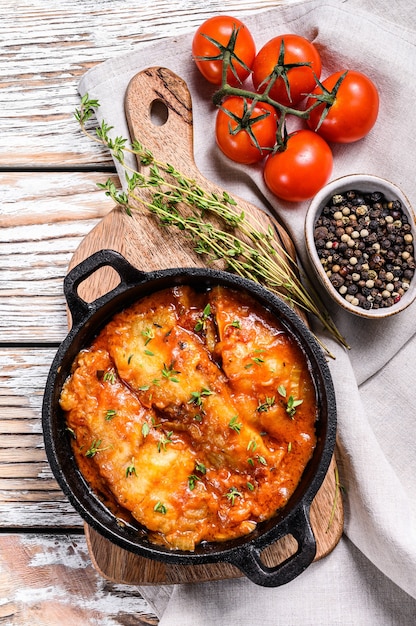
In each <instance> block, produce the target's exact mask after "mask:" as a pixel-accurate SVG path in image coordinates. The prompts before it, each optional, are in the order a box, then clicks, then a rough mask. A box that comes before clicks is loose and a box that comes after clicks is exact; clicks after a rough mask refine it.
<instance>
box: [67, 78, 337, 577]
mask: <svg viewBox="0 0 416 626" xmlns="http://www.w3.org/2000/svg"><path fill="white" fill-rule="evenodd" d="M154 100H157V101H158V102H162V103H163V104H164V105H165V106H166V109H167V111H168V115H167V120H166V122H165V124H163V125H162V126H160V125H158V124H155V123H153V122H152V117H151V109H152V106H151V105H152V103H153V101H154ZM125 107H126V115H127V120H128V123H129V128H130V133H131V138H132V139H139V140H140V141H141V142H142V143H143V145H144V146H145V147H146V148H147V149H148V150H150V151H151V152H152V154H153V156H154V158H155V159H156V160H158V161H160V162H162V163H163V162H167V163H172V164H173V165H175V163H180V164H181V165H180V171H181V173H182V174H183V175H186V176H188V177H189V178H190V179H191V180H193V181H196V183H197V184H200V185H201V187H202V188H203V189H204V190H206V191H209V192H212V193H214V194H215V195H217V196H219V197H221V196H222V192H223V190H222V189H220V188H219V187H218V186H217V185H215V184H213V183H212V182H210V181H209V180H207V179H206V178H204V177H203V176H202V174H201V173H200V172H199V171H198V169H197V167H196V164H195V161H194V157H193V150H192V146H193V121H192V104H191V97H190V94H189V91H188V89H187V86H186V84H185V82H184V81H183V80H182V79H181V78H179V77H178V76H176V75H175V74H174V73H173V72H171V71H169V70H168V69H166V68H160V67H157V68H148V69H147V70H145V71H143V72H140V73H138V74H137V75H136V76H135V77H134V78H133V79H132V81H131V82H130V85H129V88H128V90H127V93H126V100H125ZM135 193H136V195H137V196H141V197H142V198H143V199H145V200H149V192H148V191H147V190H146V189H137V190H136V192H135ZM234 197H235V196H234ZM235 199H236V201H237V202H238V211H240V210H244V212H245V213H246V215H247V217H253V218H255V219H256V220H259V221H260V222H262V223H264V224H265V225H268V224H269V225H271V226H274V225H275V223H274V222H273V221H272V219H271V218H270V217H269V216H267V215H266V214H264V213H263V212H262V211H261V210H260V209H258V208H257V207H255V206H254V205H251V204H250V203H248V202H246V201H245V200H243V199H242V198H237V197H235ZM278 232H279V234H280V237H281V240H282V245H283V247H284V248H285V249H286V250H287V251H288V252H289V254H290V253H292V254H293V246H292V243H291V240H290V238H289V236H288V234H287V233H286V232H285V231H284V229H283V228H281V227H279V228H278ZM115 233H117V237H115ZM192 245H193V244H192V243H189V242H187V241H186V240H185V239H184V237H183V236H181V235H180V234H178V235H176V236H175V231H173V232H172V231H171V230H169V229H168V228H166V227H161V226H159V225H158V223H157V222H156V221H155V220H154V219H153V218H152V217H151V216H150V217H149V216H148V215H147V214H146V213H143V212H142V211H140V210H139V211H134V212H133V215H132V216H129V215H127V214H126V212H125V211H124V210H121V209H114V210H113V211H112V212H111V213H109V214H108V215H107V216H106V217H105V218H104V219H103V220H102V221H101V222H100V223H99V224H98V225H97V226H96V227H95V228H94V230H93V231H91V233H89V235H87V236H86V237H85V238H84V239H83V241H82V242H81V244H80V246H79V247H78V248H77V250H76V251H75V253H74V256H73V258H72V259H71V263H70V267H73V266H75V265H77V264H78V263H80V262H82V261H83V260H84V259H85V258H87V257H88V256H89V255H91V254H92V253H94V252H96V251H97V250H100V249H104V248H112V249H116V250H117V251H118V252H120V253H121V254H123V255H124V256H125V257H126V258H127V260H128V261H130V263H132V265H134V266H135V267H137V268H139V269H142V270H145V271H147V270H157V269H164V268H166V267H184V266H185V267H186V266H195V265H203V264H204V260H203V259H201V257H200V256H198V255H195V254H194V253H193V247H192ZM103 270H105V268H100V270H98V271H96V272H95V273H94V274H92V275H91V276H90V277H88V279H87V280H85V281H84V282H83V283H81V285H80V286H79V287H78V294H79V295H80V296H81V297H82V298H83V299H84V300H86V301H91V300H94V299H95V298H97V297H99V296H101V295H103V294H105V293H107V292H108V291H110V289H111V288H113V287H114V286H115V284H116V282H117V279H116V278H114V277H113V276H111V275H108V274H106V273H104V271H103ZM69 323H70V322H69ZM335 467H336V465H335V460H334V459H333V460H332V465H331V468H330V470H329V472H328V475H327V478H326V479H325V481H324V483H323V485H322V487H321V489H320V491H319V493H318V494H317V496H316V498H315V500H314V503H313V507H312V511H311V522H312V525H313V530H314V534H315V539H316V543H317V554H316V559H320V558H322V557H323V556H326V555H327V554H328V553H329V552H330V551H331V550H332V549H333V548H334V547H335V546H336V544H337V543H338V541H339V539H340V536H341V533H342V527H343V509H342V501H341V498H337V489H338V487H337V485H336V481H335ZM86 535H87V540H88V545H89V549H90V552H91V558H92V560H93V562H94V564H95V566H96V567H97V570H98V571H99V572H101V573H102V575H103V576H106V577H107V578H109V579H110V580H115V581H118V582H128V583H135V584H157V583H159V584H160V583H167V584H171V583H175V582H176V583H178V582H196V581H203V580H214V579H221V578H231V577H237V576H240V575H241V574H240V572H239V571H238V570H237V569H236V568H235V567H234V566H231V565H229V564H226V563H225V564H224V563H221V564H215V565H213V564H208V565H199V566H197V567H194V566H192V567H187V566H185V567H183V566H175V565H170V566H167V565H165V564H163V563H159V562H155V561H152V560H150V559H144V558H141V557H137V556H136V557H134V556H132V555H131V554H130V553H128V552H127V551H124V550H122V549H120V548H118V547H117V546H115V545H113V544H111V543H110V542H109V541H107V540H106V539H104V538H103V537H101V536H100V535H99V534H97V533H96V532H95V531H93V530H91V529H90V528H89V527H88V526H87V527H86ZM296 549H297V545H296V542H294V541H293V540H291V539H290V538H288V537H284V538H283V539H282V540H281V541H279V542H276V543H274V544H273V545H272V546H270V547H268V548H267V549H266V550H264V551H263V558H264V559H265V561H266V563H267V564H268V565H269V566H272V565H276V564H277V563H280V562H282V561H283V560H286V559H287V558H289V556H291V555H292V554H294V553H295V552H296Z"/></svg>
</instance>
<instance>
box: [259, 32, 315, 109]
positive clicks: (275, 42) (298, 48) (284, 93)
mask: <svg viewBox="0 0 416 626" xmlns="http://www.w3.org/2000/svg"><path fill="white" fill-rule="evenodd" d="M282 42H283V45H284V55H283V58H281V46H282ZM292 63H310V67H308V66H299V67H292V68H290V67H289V65H290V64H292ZM285 66H286V67H285ZM275 67H276V69H277V70H278V71H279V75H278V78H277V80H276V82H275V83H274V85H273V86H272V87H271V89H270V96H271V98H273V99H274V100H276V101H277V102H280V103H281V104H284V105H285V106H295V105H297V104H298V103H299V102H300V101H301V100H303V98H305V96H306V95H308V94H309V93H310V92H311V91H312V90H313V89H314V88H315V87H316V80H315V77H314V73H315V74H316V76H317V77H318V78H319V77H320V75H321V67H322V64H321V57H320V56H319V52H318V51H317V49H316V48H315V46H314V45H313V44H312V43H311V42H310V41H308V40H307V39H305V38H304V37H301V36H300V35H281V36H279V37H274V38H273V39H270V41H268V42H267V43H266V44H265V45H264V46H263V48H261V50H260V51H259V52H258V53H257V56H256V58H255V59H254V63H253V84H254V87H255V89H256V90H257V91H259V92H263V91H264V90H265V89H266V87H267V85H268V83H269V77H270V75H271V73H272V72H273V70H274V68H275ZM285 77H286V79H287V82H288V86H287V85H286V83H285ZM288 87H289V92H290V95H289V93H288Z"/></svg>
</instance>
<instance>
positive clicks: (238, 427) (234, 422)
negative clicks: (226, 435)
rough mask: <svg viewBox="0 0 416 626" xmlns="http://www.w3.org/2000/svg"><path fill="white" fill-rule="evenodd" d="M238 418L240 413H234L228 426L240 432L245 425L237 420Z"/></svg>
mask: <svg viewBox="0 0 416 626" xmlns="http://www.w3.org/2000/svg"><path fill="white" fill-rule="evenodd" d="M237 420H238V415H234V417H232V418H231V420H230V422H229V424H228V426H229V427H230V428H231V429H232V430H235V432H236V433H239V432H240V431H241V429H242V427H243V425H242V424H241V423H240V422H238V421H237Z"/></svg>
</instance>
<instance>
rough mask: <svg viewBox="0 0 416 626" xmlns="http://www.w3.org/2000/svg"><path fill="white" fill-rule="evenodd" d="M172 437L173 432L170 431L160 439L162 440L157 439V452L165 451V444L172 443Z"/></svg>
mask: <svg viewBox="0 0 416 626" xmlns="http://www.w3.org/2000/svg"><path fill="white" fill-rule="evenodd" d="M172 435H173V430H170V431H169V432H168V433H166V436H165V437H162V439H159V441H158V442H157V451H158V452H160V451H161V450H166V446H167V444H168V443H172Z"/></svg>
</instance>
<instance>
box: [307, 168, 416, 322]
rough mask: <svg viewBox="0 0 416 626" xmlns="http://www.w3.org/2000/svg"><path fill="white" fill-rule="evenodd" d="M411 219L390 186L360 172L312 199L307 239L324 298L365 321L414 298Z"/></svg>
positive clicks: (400, 307) (415, 234) (406, 204)
mask: <svg viewBox="0 0 416 626" xmlns="http://www.w3.org/2000/svg"><path fill="white" fill-rule="evenodd" d="M415 237H416V227H415V216H414V213H413V210H412V208H411V206H410V203H409V201H408V200H407V198H406V197H405V195H404V194H403V193H402V192H401V190H400V189H398V188H397V187H396V186H395V185H394V184H392V183H390V182H388V181H387V180H384V179H382V178H379V177H377V176H370V175H364V174H361V175H359V174H356V175H355V174H354V175H350V176H344V177H342V178H339V179H336V180H334V181H332V182H331V183H329V184H328V185H326V186H325V187H324V188H323V189H322V190H321V191H320V192H319V193H318V194H317V195H316V196H315V197H314V199H313V200H312V202H311V204H310V206H309V209H308V212H307V215H306V221H305V240H306V248H307V252H308V255H309V259H310V261H311V264H312V266H313V269H314V271H315V273H316V275H317V277H318V279H319V280H320V282H321V283H322V285H323V286H324V288H325V289H326V291H327V292H328V294H329V295H330V296H331V297H332V298H333V299H334V300H335V301H336V302H337V303H338V304H339V305H340V306H342V307H343V308H344V309H346V310H347V311H349V312H351V313H353V314H355V315H359V316H361V317H365V318H370V319H371V318H376V319H379V318H384V317H388V316H390V315H394V314H396V313H398V312H399V311H402V310H403V309H405V308H407V306H409V304H410V303H411V302H412V301H413V300H414V298H415V296H416V286H415V285H416V279H415V278H414V273H415V257H414V241H415Z"/></svg>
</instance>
